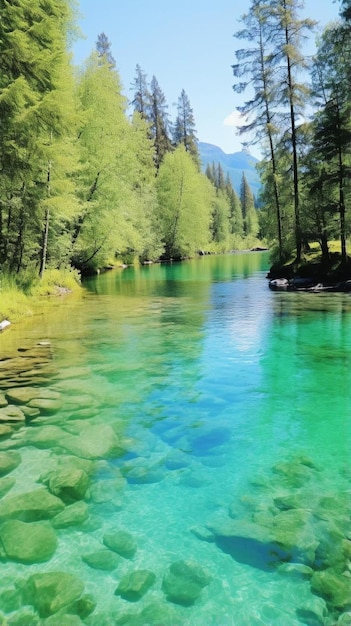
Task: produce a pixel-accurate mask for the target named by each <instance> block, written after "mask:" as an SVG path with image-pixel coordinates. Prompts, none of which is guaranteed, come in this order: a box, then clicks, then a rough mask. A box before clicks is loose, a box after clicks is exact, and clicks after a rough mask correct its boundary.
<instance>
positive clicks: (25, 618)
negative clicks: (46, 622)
mask: <svg viewBox="0 0 351 626" xmlns="http://www.w3.org/2000/svg"><path fill="white" fill-rule="evenodd" d="M39 622H40V619H39V617H38V615H37V613H35V611H34V609H33V608H32V607H31V606H24V607H22V608H20V609H19V611H16V613H13V614H12V615H10V616H9V617H8V618H7V621H6V622H5V624H4V625H3V626H39ZM0 624H2V622H1V621H0Z"/></svg>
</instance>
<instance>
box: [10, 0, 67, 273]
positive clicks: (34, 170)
mask: <svg viewBox="0 0 351 626" xmlns="http://www.w3.org/2000/svg"><path fill="white" fill-rule="evenodd" d="M71 19H72V15H71V11H70V5H69V4H68V2H64V1H62V2H57V1H54V0H47V1H46V3H45V6H43V4H42V2H40V1H39V0H33V1H31V2H29V1H26V2H25V1H23V2H21V3H15V4H13V3H7V2H6V3H3V7H2V14H1V23H0V52H1V58H2V72H1V75H0V133H1V144H0V168H1V171H2V176H1V181H0V196H1V202H0V262H1V265H2V267H3V268H8V269H9V270H10V271H16V272H18V271H20V270H21V269H22V268H23V267H28V266H30V265H31V264H33V263H34V264H35V265H36V266H37V267H39V266H40V268H41V273H43V271H44V269H45V264H46V258H47V255H48V243H49V238H50V232H49V231H50V224H51V223H52V220H53V219H55V215H53V212H55V211H56V212H57V210H59V208H58V207H56V206H55V202H54V198H55V194H56V190H55V184H56V181H57V180H58V178H57V177H60V176H61V175H62V168H60V167H58V163H59V160H60V154H59V150H60V148H59V146H61V148H62V145H63V143H62V142H64V138H65V136H67V135H68V134H69V133H70V131H71V130H72V126H71V124H72V123H73V119H72V117H73V116H72V108H73V105H72V95H73V92H72V91H71V88H72V71H71V66H70V64H69V57H68V53H67V43H66V42H67V35H68V30H69V28H70V25H71ZM60 172H61V173H60Z"/></svg>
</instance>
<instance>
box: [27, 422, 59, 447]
mask: <svg viewBox="0 0 351 626" xmlns="http://www.w3.org/2000/svg"><path fill="white" fill-rule="evenodd" d="M65 436H66V433H65V431H63V430H62V428H59V426H55V425H47V426H35V428H30V429H29V428H28V429H26V432H25V433H24V441H23V443H24V444H26V445H31V446H35V447H36V448H39V449H44V450H45V449H47V448H52V447H55V446H60V443H61V439H62V438H63V437H65Z"/></svg>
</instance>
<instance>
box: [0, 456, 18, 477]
mask: <svg viewBox="0 0 351 626" xmlns="http://www.w3.org/2000/svg"><path fill="white" fill-rule="evenodd" d="M21 461H22V457H21V455H20V454H19V452H14V451H9V452H0V476H5V475H6V474H9V473H10V472H12V471H13V470H14V469H16V467H18V466H19V464H20V463H21Z"/></svg>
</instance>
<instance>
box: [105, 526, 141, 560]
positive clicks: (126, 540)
mask: <svg viewBox="0 0 351 626" xmlns="http://www.w3.org/2000/svg"><path fill="white" fill-rule="evenodd" d="M103 542H104V544H105V546H106V547H107V548H109V549H110V550H113V551H114V552H117V554H120V555H121V556H123V557H124V558H125V559H131V558H132V557H133V556H134V554H135V553H136V551H137V544H136V541H135V539H134V537H133V536H132V535H131V534H130V533H128V532H127V531H126V530H118V531H117V532H114V533H106V534H105V535H104V538H103Z"/></svg>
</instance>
